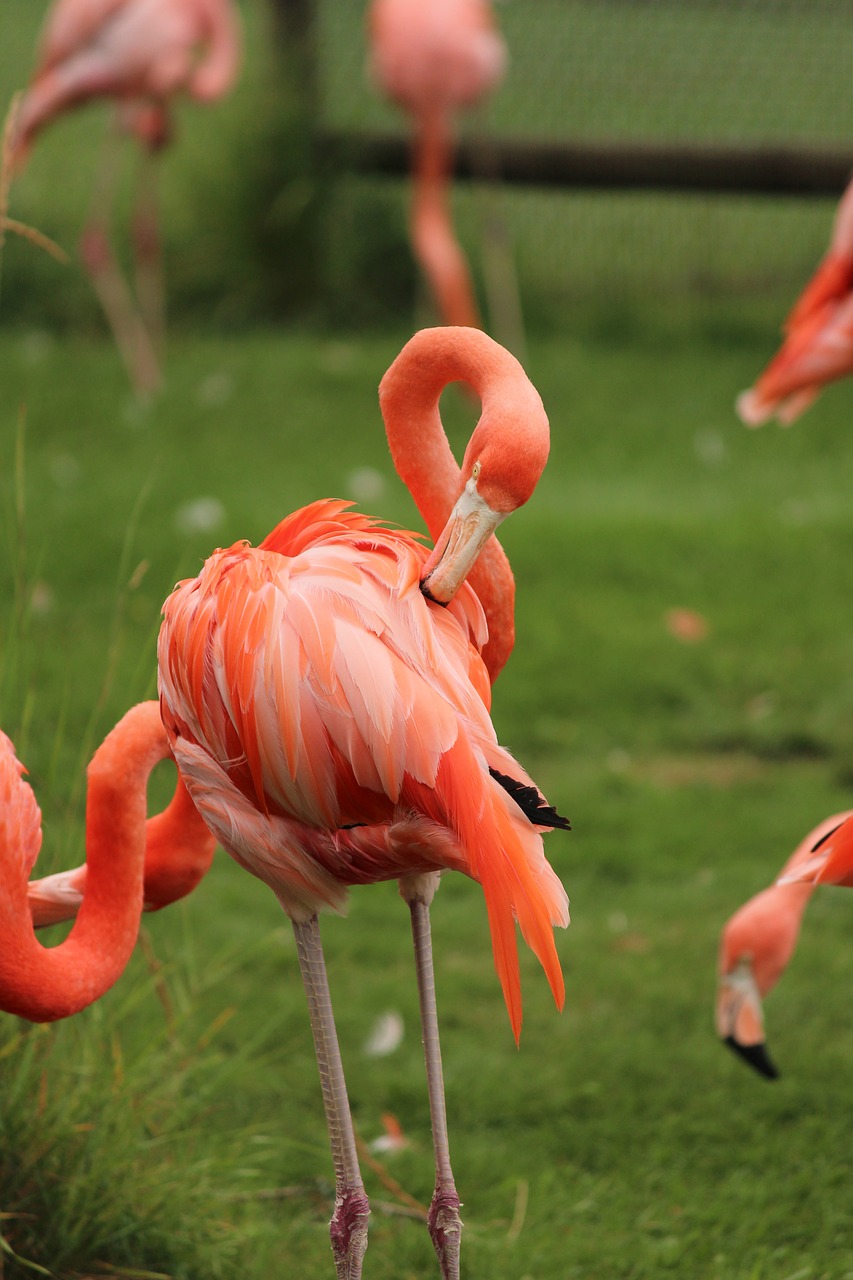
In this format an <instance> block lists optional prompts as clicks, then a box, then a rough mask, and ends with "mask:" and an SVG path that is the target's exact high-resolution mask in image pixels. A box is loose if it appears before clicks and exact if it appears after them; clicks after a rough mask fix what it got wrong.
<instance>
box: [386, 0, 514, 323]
mask: <svg viewBox="0 0 853 1280" xmlns="http://www.w3.org/2000/svg"><path fill="white" fill-rule="evenodd" d="M370 41H371V68H372V72H373V75H374V77H375V79H376V80H377V82H378V83H379V85H380V86H381V88H382V89H383V91H384V92H385V93H386V94H387V95H388V97H389V98H391V99H392V100H393V101H394V102H396V103H397V104H398V105H399V106H401V107H403V108H404V109H405V110H406V111H408V112H410V113H411V115H412V116H413V117H414V122H415V132H414V142H413V161H412V177H413V182H412V209H411V235H412V244H413V245H414V251H415V255H416V257H417V258H418V261H419V262H420V264H421V267H422V268H423V271H424V274H425V276H426V278H427V281H428V282H429V286H430V289H431V290H432V293H433V295H434V298H435V302H436V305H437V307H438V311H439V314H440V316H441V319H442V320H443V321H444V323H445V324H449V325H469V326H474V327H479V325H480V320H479V313H478V309H477V303H476V301H475V298H474V289H473V286H472V283H471V276H470V272H469V270H468V264H467V262H466V260H465V255H464V253H463V252H462V249H461V248H460V246H459V243H458V242H457V240H456V237H455V235H454V232H453V223H452V218H451V214H450V193H449V175H450V169H451V164H452V159H453V113H454V111H456V110H457V109H458V108H460V107H470V106H472V105H473V104H474V103H476V102H477V101H478V100H479V99H480V98H481V97H483V96H484V95H485V94H486V93H488V92H489V90H490V89H493V88H494V87H495V85H496V84H497V83H498V81H499V80H500V78H501V76H502V75H503V72H504V67H505V63H506V50H505V48H504V44H503V41H502V40H501V38H500V36H499V35H498V33H497V31H496V29H495V26H494V20H493V18H492V12H491V8H490V6H489V3H488V0H374V3H373V5H372V8H371V10H370Z"/></svg>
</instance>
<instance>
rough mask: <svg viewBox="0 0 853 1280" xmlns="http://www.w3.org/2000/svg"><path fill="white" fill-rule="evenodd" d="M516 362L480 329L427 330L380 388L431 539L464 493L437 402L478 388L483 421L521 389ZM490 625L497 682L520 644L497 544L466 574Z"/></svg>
mask: <svg viewBox="0 0 853 1280" xmlns="http://www.w3.org/2000/svg"><path fill="white" fill-rule="evenodd" d="M519 369H520V366H519V364H518V362H517V361H516V360H515V358H514V357H513V356H511V355H510V354H509V353H508V352H507V351H505V350H504V349H503V348H502V347H500V346H499V345H498V344H497V343H496V342H494V341H493V339H491V338H489V337H488V335H487V334H485V333H482V332H481V331H480V330H478V329H460V328H444V329H423V330H421V332H420V333H416V334H415V336H414V337H413V338H412V339H410V341H409V342H408V343H407V344H406V346H405V347H404V348H403V351H402V352H401V353H400V355H399V356H398V357H397V359H396V360H395V361H394V363H393V364H392V365H391V367H390V369H389V370H388V372H387V373H386V374H385V377H384V378H383V379H382V382H381V384H380V387H379V403H380V406H381V408H382V416H383V418H384V420H385V431H386V433H387V436H388V445H389V448H390V450H391V457H392V459H393V461H394V466H395V468H396V470H397V474H398V475H399V477H400V479H401V480H402V481H403V483H404V484H405V486H406V488H407V489H408V490H409V492H410V493H411V495H412V497H413V498H414V500H415V503H416V505H417V508H418V510H419V511H420V513H421V515H422V517H423V519H424V521H425V522H426V526H427V528H428V529H429V532H430V536H431V537H432V539H433V541H435V540H436V539H437V538H438V536H439V535H440V533H441V531H442V529H443V528H444V525H445V523H446V522H447V519H448V516H449V515H450V512H451V510H452V508H453V504H454V503H455V502H456V499H457V498H458V496H459V493H460V492H461V489H462V482H461V470H460V467H459V464H458V463H457V461H456V459H455V458H454V456H453V452H452V450H451V448H450V444H449V443H448V440H447V435H446V433H445V431H444V427H443V426H442V422H441V415H440V413H439V408H438V402H439V398H440V396H441V393H442V391H443V390H444V388H445V387H446V386H447V384H448V383H450V382H457V381H464V382H467V383H469V384H470V385H471V387H473V389H474V391H475V392H476V394H477V395H478V397H479V398H480V401H481V404H482V411H481V415H480V416H481V418H483V417H485V416H486V415H487V414H488V412H489V410H490V408H491V407H492V406H493V405H495V404H499V403H500V401H501V398H502V397H503V396H504V395H505V394H506V393H507V392H508V391H511V390H513V389H514V388H515V386H516V385H517V383H518V374H519ZM468 581H469V582H470V584H471V586H472V587H473V589H474V591H475V592H476V593H477V595H478V596H479V598H480V602H481V604H482V605H483V609H484V610H485V613H486V620H487V622H488V626H489V641H488V644H487V645H486V647H485V648H484V650H483V660H484V661H485V663H486V666H487V668H488V670H489V675H490V677H491V679H492V680H494V679H495V678H496V676H497V675H498V673H499V671H500V670H501V667H502V666H503V665H504V663H505V662H506V660H507V658H508V657H509V655H510V653H511V652H512V647H513V643H514V639H515V622H514V611H515V581H514V579H513V576H512V569H511V568H510V565H509V561H508V560H507V558H506V555H505V554H504V551H503V549H502V547H501V546H500V544H499V542H498V540H497V538H494V537H492V538H490V539H489V541H488V543H487V544H486V546H485V548H484V549H483V551H482V553H481V555H480V557H479V559H478V560H477V562H476V564H475V565H474V567H473V569H472V570H471V573H470V575H469V578H468Z"/></svg>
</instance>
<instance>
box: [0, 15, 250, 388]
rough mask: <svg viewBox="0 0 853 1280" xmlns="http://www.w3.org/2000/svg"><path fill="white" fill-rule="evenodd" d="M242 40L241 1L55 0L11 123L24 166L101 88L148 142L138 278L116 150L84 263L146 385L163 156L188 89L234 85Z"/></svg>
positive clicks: (99, 192)
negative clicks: (115, 236) (120, 246)
mask: <svg viewBox="0 0 853 1280" xmlns="http://www.w3.org/2000/svg"><path fill="white" fill-rule="evenodd" d="M240 59H241V39H240V27H239V22H238V17H237V13H236V10H235V9H234V7H233V4H232V2H231V0H56V2H55V4H54V5H53V7H52V8H51V9H50V10H49V12H48V15H47V18H46V20H45V23H44V27H43V30H42V35H41V41H40V48H39V53H38V58H37V63H36V68H35V71H34V73H33V77H32V80H31V82H30V85H29V87H28V89H27V90H26V91H25V93H24V94H23V96H22V98H21V101H20V104H19V107H18V110H17V113H16V117H15V122H14V126H13V130H12V137H11V150H10V168H11V170H12V172H20V170H21V169H22V167H23V165H24V163H25V161H26V159H27V156H28V154H29V152H30V149H31V147H32V144H33V142H34V140H35V139H36V137H37V136H38V135H39V134H40V133H41V131H42V130H43V129H44V128H45V127H46V126H47V125H49V124H50V123H51V121H53V120H55V119H57V117H59V116H61V115H63V114H64V113H65V112H67V111H70V110H72V109H74V108H77V107H79V106H81V105H82V104H84V103H87V102H91V101H93V100H96V99H110V100H112V101H114V102H115V104H116V117H115V123H116V126H117V128H116V132H117V134H119V135H120V134H129V135H130V136H132V137H133V138H135V139H136V140H137V142H138V143H139V144H140V146H141V149H142V156H143V161H142V167H141V169H140V171H139V173H138V175H137V192H138V194H137V199H136V208H135V213H134V219H133V227H132V241H133V250H134V267H135V288H136V298H137V301H136V302H135V301H134V297H133V290H132V289H131V287H130V286H129V284H128V283H127V281H126V280H125V278H124V276H123V275H122V272H121V269H120V267H119V265H118V260H117V257H116V254H115V252H114V251H113V249H112V246H111V236H110V214H111V209H112V205H113V201H114V196H115V187H116V182H117V176H118V175H117V166H116V163H115V156H114V155H113V154H112V152H111V151H110V152H109V153H108V154H107V156H106V158H105V162H104V164H103V166H102V168H101V171H100V174H99V177H98V180H97V181H96V185H95V193H94V198H93V201H92V210H91V213H90V215H89V219H88V222H87V225H86V227H85V229H84V231H83V234H82V237H81V241H80V251H81V257H82V260H83V264H84V267H85V268H86V270H87V272H88V274H89V276H90V277H91V280H92V283H93V286H94V288H95V292H96V293H97V296H98V299H99V301H100V303H101V306H102V308H103V311H104V313H105V315H106V318H107V322H108V324H109V326H110V329H111V330H112V332H113V335H114V337H115V340H116V344H117V346H118V349H119V353H120V355H121V357H122V359H123V361H124V363H125V366H126V368H127V371H128V374H129V376H130V379H131V382H132V384H133V386H134V388H135V389H136V391H137V392H138V393H139V395H140V396H143V397H145V396H149V395H150V394H152V393H153V392H154V391H156V390H157V389H158V388H159V386H160V384H161V380H162V375H161V370H160V360H161V348H162V345H163V331H164V318H163V317H164V300H163V285H162V267H161V259H160V243H159V232H158V218H157V202H156V187H155V172H154V165H153V163H152V161H153V158H154V157H156V156H157V155H158V153H159V152H160V151H161V150H162V149H163V148H164V147H165V146H166V145H167V143H168V142H169V141H170V139H171V136H172V131H173V126H172V103H173V101H174V99H175V98H177V97H178V96H179V95H181V94H187V95H189V96H190V97H191V98H194V99H195V100H196V101H198V102H203V103H204V102H214V101H215V100H217V99H219V98H221V97H222V96H223V95H224V94H226V93H227V92H228V91H229V90H230V89H231V88H232V86H233V84H234V82H235V80H236V77H237V74H238V70H239V65H240Z"/></svg>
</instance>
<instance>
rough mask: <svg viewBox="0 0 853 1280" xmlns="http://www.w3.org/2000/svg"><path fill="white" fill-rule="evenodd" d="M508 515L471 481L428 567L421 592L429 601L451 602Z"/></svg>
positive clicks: (434, 549) (424, 573)
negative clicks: (496, 508)
mask: <svg viewBox="0 0 853 1280" xmlns="http://www.w3.org/2000/svg"><path fill="white" fill-rule="evenodd" d="M506 514H507V513H506V512H504V511H495V510H493V508H492V507H490V506H489V504H488V503H487V502H486V501H485V500H484V499H483V498H481V497H480V495H479V494H478V492H477V487H476V484H475V483H474V481H473V480H469V481H468V483H467V484H466V486H465V488H464V489H463V490H462V493H461V495H460V497H459V499H458V501H457V503H456V505H455V507H454V508H453V510H452V511H451V513H450V517H449V519H448V521H447V524H446V525H445V526H444V528H443V530H442V531H441V534H440V536H439V539H438V541H437V542H436V544H435V547H434V548H433V552H432V555H431V556H430V557H429V559H428V560H427V562H426V564H425V565H424V568H423V572H422V574H421V591H422V592H423V593H424V595H425V596H426V597H427V599H428V600H434V601H435V602H436V604H449V603H450V601H451V600H452V599H453V597H454V596H455V594H456V592H457V591H458V590H459V588H460V586H461V585H462V583H463V582H464V581H465V578H466V577H467V576H468V573H469V572H470V570H471V566H472V565H473V564H474V561H475V560H476V559H477V556H478V555H479V554H480V552H481V551H482V549H483V547H484V546H485V545H486V543H487V542H488V540H489V538H490V537H491V536H492V534H493V533H494V531H495V529H497V527H498V525H499V524H500V522H501V521H502V520H503V519H505V517H506Z"/></svg>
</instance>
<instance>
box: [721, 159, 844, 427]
mask: <svg viewBox="0 0 853 1280" xmlns="http://www.w3.org/2000/svg"><path fill="white" fill-rule="evenodd" d="M784 333H785V339H784V341H783V343H782V346H781V348H780V349H779V351H778V353H777V354H776V355H775V356H774V357H773V359H772V360H771V361H770V363H769V365H768V366H767V368H766V369H765V370H764V372H763V373H762V374H761V376H760V377H759V378H758V380H757V381H756V383H755V385H754V386H753V387H751V388H750V389H749V390H748V391H744V392H743V393H742V394H741V395H740V396H739V397H738V400H737V411H738V413H739V414H740V416H741V418H742V419H743V421H744V422H745V423H746V425H747V426H748V427H758V426H761V424H762V423H764V422H766V421H767V420H768V419H769V418H772V417H774V416H775V417H777V418H778V419H779V421H780V422H782V423H784V424H785V425H788V424H789V423H791V422H793V421H794V420H795V419H796V418H798V417H799V415H800V414H801V413H803V411H804V410H805V409H807V408H808V407H809V405H810V404H811V403H812V401H813V400H815V399H816V397H817V396H818V395H819V394H820V390H821V388H822V387H823V385H824V383H826V382H833V381H834V380H835V379H836V378H843V377H844V376H845V374H847V373H849V372H850V371H851V369H853V182H851V184H850V185H849V186H848V188H847V190H846V191H845V193H844V195H843V197H842V199H841V203H840V205H839V206H838V212H837V213H836V216H835V225H834V227H833V231H832V238H831V240H830V244H829V249H828V251H827V253H826V255H825V256H824V258H823V259H822V261H821V263H820V265H819V267H818V269H817V271H816V272H815V274H814V276H813V277H812V279H811V280H810V281H809V283H808V285H807V286H806V288H805V290H804V291H803V293H802V295H801V296H800V298H799V301H798V302H797V303H796V305H795V307H794V309H793V310H792V312H791V314H790V315H789V316H788V319H787V320H786V322H785V329H784Z"/></svg>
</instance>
